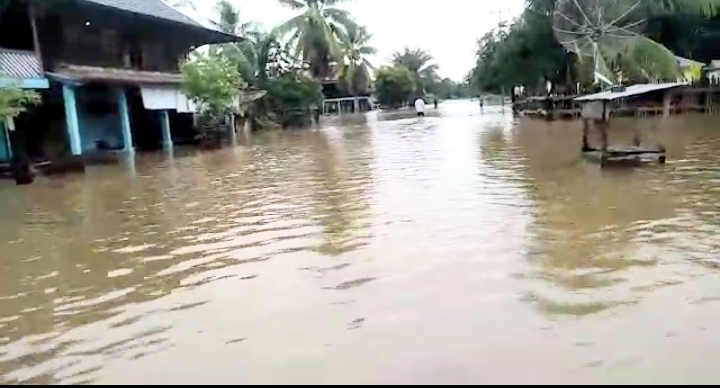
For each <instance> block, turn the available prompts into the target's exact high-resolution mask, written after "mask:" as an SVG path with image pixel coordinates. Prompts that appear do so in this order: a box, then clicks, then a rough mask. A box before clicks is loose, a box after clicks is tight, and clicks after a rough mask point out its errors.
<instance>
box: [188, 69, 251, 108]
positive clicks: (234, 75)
mask: <svg viewBox="0 0 720 388" xmlns="http://www.w3.org/2000/svg"><path fill="white" fill-rule="evenodd" d="M181 70H182V77H183V81H182V90H183V92H184V93H185V94H186V95H187V96H188V97H189V98H190V99H191V100H192V101H193V102H194V103H195V104H197V106H198V110H199V111H200V113H201V114H204V115H207V116H209V117H212V118H221V117H224V116H225V115H226V114H229V113H231V112H233V111H234V110H235V109H236V108H237V106H236V101H237V97H238V94H239V91H240V88H241V87H242V86H243V81H242V78H241V77H240V73H239V71H238V69H237V66H236V65H235V63H233V62H232V61H231V60H229V59H228V58H226V57H223V56H203V57H200V58H197V59H195V60H191V61H187V62H185V63H183V64H182V66H181Z"/></svg>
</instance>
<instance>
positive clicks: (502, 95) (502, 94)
mask: <svg viewBox="0 0 720 388" xmlns="http://www.w3.org/2000/svg"><path fill="white" fill-rule="evenodd" d="M509 11H510V8H504V9H497V10H495V11H490V14H491V15H498V29H500V28H502V26H503V21H504V20H503V14H504V13H506V12H509ZM500 106H501V107H502V108H503V110H504V109H505V87H504V86H503V87H502V88H500Z"/></svg>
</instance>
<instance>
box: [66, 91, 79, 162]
mask: <svg viewBox="0 0 720 388" xmlns="http://www.w3.org/2000/svg"><path fill="white" fill-rule="evenodd" d="M63 101H64V102H65V126H66V130H67V133H68V140H69V141H70V152H71V153H72V154H73V155H75V156H80V155H81V154H82V143H80V120H79V119H78V112H77V101H76V100H75V88H74V87H73V86H71V85H63Z"/></svg>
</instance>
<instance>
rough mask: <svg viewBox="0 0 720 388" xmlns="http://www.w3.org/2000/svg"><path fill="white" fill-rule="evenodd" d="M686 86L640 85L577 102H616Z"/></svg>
mask: <svg viewBox="0 0 720 388" xmlns="http://www.w3.org/2000/svg"><path fill="white" fill-rule="evenodd" d="M682 85H686V83H684V82H668V83H661V84H639V85H632V86H628V87H627V88H625V90H623V91H618V92H613V91H611V90H608V91H604V92H600V93H595V94H589V95H587V96H582V97H578V98H576V99H575V101H599V100H604V101H608V100H616V99H618V98H623V97H630V96H637V95H640V94H645V93H649V92H653V91H656V90H663V89H671V88H674V87H678V86H682Z"/></svg>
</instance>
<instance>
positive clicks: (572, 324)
mask: <svg viewBox="0 0 720 388" xmlns="http://www.w3.org/2000/svg"><path fill="white" fill-rule="evenodd" d="M679 120H685V121H683V122H681V121H679ZM644 123H645V122H643V121H623V120H619V121H617V123H616V124H615V125H616V126H617V128H616V130H615V131H614V132H613V137H617V138H629V137H630V136H631V134H632V131H631V127H632V126H637V125H645V124H644ZM711 126H712V123H711V122H708V121H707V120H703V119H702V118H692V117H688V118H677V119H676V118H671V119H668V120H665V121H662V122H657V123H653V124H652V125H650V126H648V128H650V129H647V131H651V132H652V135H653V137H656V138H659V139H661V140H662V141H663V142H664V143H665V145H666V146H667V148H668V150H669V163H668V164H667V165H666V166H662V167H650V168H645V169H635V170H628V171H600V170H599V169H598V168H597V166H593V165H589V164H585V163H583V162H582V161H581V160H580V159H579V157H578V152H577V151H578V144H579V140H578V139H579V130H580V128H579V125H577V123H564V122H559V123H552V124H548V123H545V122H537V121H526V120H518V119H514V118H513V117H512V116H511V115H510V114H509V112H505V113H504V114H503V113H502V110H501V109H500V108H499V107H498V108H495V107H486V108H485V111H484V112H483V113H481V112H480V110H479V107H477V106H476V105H475V104H474V103H468V102H448V103H443V104H441V106H440V109H438V110H437V111H433V112H432V114H430V115H428V117H425V118H423V119H418V118H416V117H413V116H412V114H411V112H410V114H408V112H402V111H401V112H395V113H386V112H381V113H377V112H371V113H369V114H368V115H367V116H365V117H359V116H358V117H356V116H350V117H341V118H328V119H327V122H326V123H325V125H324V127H323V128H322V129H320V130H307V131H294V132H284V133H282V132H267V133H259V134H256V135H255V136H254V139H252V141H251V143H248V144H245V145H243V146H240V147H236V148H234V149H227V150H222V151H214V152H199V151H196V150H192V149H184V148H182V147H178V148H177V149H176V151H175V154H174V157H172V158H166V157H165V156H163V155H153V154H148V155H140V156H138V158H137V160H136V168H135V170H134V171H135V173H133V172H132V171H130V170H128V169H123V168H121V167H118V166H102V167H94V168H91V169H89V170H88V171H87V173H86V174H85V175H82V176H70V177H67V178H63V179H61V180H52V181H50V180H48V181H42V180H41V181H40V182H38V183H37V184H35V185H32V186H31V187H27V188H22V189H20V188H17V187H14V186H11V185H6V186H0V190H2V191H3V194H4V195H3V197H2V201H3V202H4V204H3V205H4V206H3V207H2V209H3V211H2V214H1V216H2V217H0V227H2V231H3V233H2V234H0V235H1V236H2V237H1V238H0V248H1V249H2V252H3V258H2V260H0V266H2V270H3V271H2V273H3V276H4V279H3V281H2V282H0V382H2V383H4V384H75V383H100V384H102V383H111V384H124V383H125V384H154V383H156V384H188V383H197V384H252V383H263V384H273V383H277V384H284V383H294V384H299V383H308V384H318V383H348V382H352V383H368V384H378V383H398V382H399V383H468V382H472V383H479V384H483V383H488V384H492V383H527V382H528V381H532V382H533V383H552V384H558V383H588V382H593V383H598V382H602V383H605V382H607V383H633V382H642V383H658V382H663V383H668V382H671V381H672V382H675V381H680V382H683V383H692V382H698V383H699V382H707V381H712V380H713V378H712V377H713V376H714V375H715V373H714V370H715V369H716V368H715V366H714V365H713V364H712V363H711V362H709V361H706V360H709V359H710V358H707V357H696V356H695V354H696V353H697V354H701V353H702V350H703V349H704V350H707V351H708V352H710V351H712V349H713V348H712V346H714V345H715V341H716V339H715V336H713V333H712V331H711V330H708V329H707V325H705V324H701V323H702V322H710V321H712V320H713V319H714V318H716V316H715V313H714V311H716V310H715V309H714V308H713V307H714V305H715V303H714V302H715V301H717V300H719V299H720V289H718V288H717V286H716V285H715V284H714V282H713V281H712V280H713V279H716V276H717V274H718V270H720V261H719V260H718V259H717V253H718V252H720V237H718V236H720V234H718V231H720V226H718V225H719V224H720V207H719V206H720V205H718V204H717V201H715V200H714V199H715V196H716V194H717V192H718V188H717V187H718V182H720V164H719V163H717V158H718V155H720V152H719V151H720V141H718V137H717V135H716V134H714V133H713V132H712V131H710V130H708V128H709V127H711ZM614 140H615V139H614ZM588 335H591V337H589V338H588V337H587V336H588ZM580 344H583V345H580ZM570 355H572V357H571V356H570ZM478 365H482V366H483V367H482V368H478V367H477V366H478ZM517 365H521V366H522V368H523V373H522V374H518V373H515V372H510V371H511V370H512V371H514V370H515V367H516V366H517ZM689 371H691V372H694V373H688V372H689ZM690 375H692V376H696V377H693V378H687V377H685V378H684V380H683V378H682V377H681V376H690Z"/></svg>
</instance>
